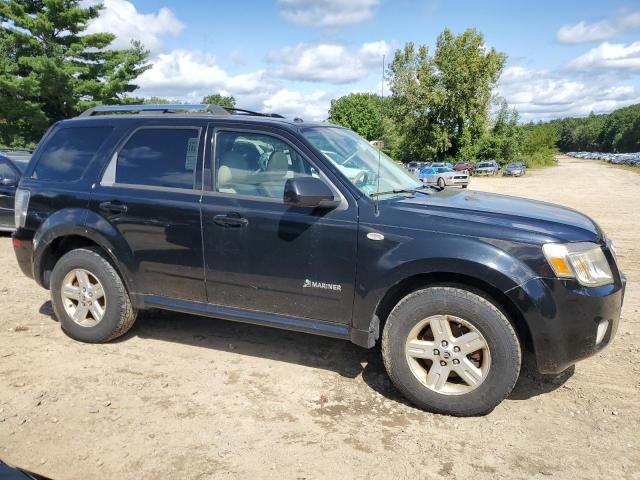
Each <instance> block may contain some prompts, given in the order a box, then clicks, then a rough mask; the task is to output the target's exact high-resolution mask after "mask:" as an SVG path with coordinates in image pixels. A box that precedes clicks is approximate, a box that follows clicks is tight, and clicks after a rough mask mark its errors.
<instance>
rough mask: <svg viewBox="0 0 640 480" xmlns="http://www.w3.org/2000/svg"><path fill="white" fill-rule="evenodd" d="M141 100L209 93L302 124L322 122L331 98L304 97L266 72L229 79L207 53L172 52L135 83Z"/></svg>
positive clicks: (159, 57)
mask: <svg viewBox="0 0 640 480" xmlns="http://www.w3.org/2000/svg"><path fill="white" fill-rule="evenodd" d="M138 84H139V85H140V90H138V91H136V93H135V94H136V95H140V96H142V97H147V98H148V97H152V96H158V97H162V98H168V99H172V100H184V101H191V102H199V101H201V99H202V97H204V96H205V95H209V94H212V93H221V94H223V95H233V96H234V97H235V98H236V100H237V102H236V103H237V105H238V107H240V108H246V109H249V110H256V111H263V112H275V113H280V114H281V115H285V116H288V117H302V118H304V119H305V120H324V119H326V118H327V111H328V109H329V104H330V101H331V96H330V95H328V94H327V93H326V92H325V91H322V90H317V91H313V92H311V93H309V94H304V93H302V92H299V91H296V90H290V89H287V88H284V87H283V86H282V85H281V84H279V83H277V82H276V81H274V80H273V79H272V78H271V76H270V75H269V74H268V73H267V72H266V71H265V70H256V71H253V72H247V73H242V74H238V75H231V74H229V73H228V72H227V71H226V70H224V69H223V68H221V67H220V66H219V65H218V64H217V61H216V57H215V56H214V55H211V54H209V53H206V52H196V51H189V50H174V51H171V52H168V53H161V54H159V55H157V56H156V57H155V58H154V59H153V67H152V68H151V69H149V70H147V71H146V72H144V73H143V74H142V75H141V76H140V77H139V79H138Z"/></svg>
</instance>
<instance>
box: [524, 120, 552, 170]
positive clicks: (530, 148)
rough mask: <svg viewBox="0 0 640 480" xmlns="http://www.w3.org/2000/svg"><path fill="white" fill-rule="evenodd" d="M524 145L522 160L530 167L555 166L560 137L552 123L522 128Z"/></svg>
mask: <svg viewBox="0 0 640 480" xmlns="http://www.w3.org/2000/svg"><path fill="white" fill-rule="evenodd" d="M521 129H522V135H523V139H522V145H521V152H522V153H521V155H520V158H521V160H523V161H524V162H525V163H526V164H527V166H528V167H543V166H549V165H553V162H554V158H555V156H556V154H557V153H558V147H557V146H556V145H557V143H558V140H559V139H560V136H559V135H558V129H557V127H556V125H554V124H552V123H540V124H537V125H535V124H529V125H524V126H522V127H521Z"/></svg>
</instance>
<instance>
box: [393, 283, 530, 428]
mask: <svg viewBox="0 0 640 480" xmlns="http://www.w3.org/2000/svg"><path fill="white" fill-rule="evenodd" d="M382 356H383V360H384V364H385V367H386V369H387V373H388V374H389V377H390V378H391V381H392V382H393V383H394V385H395V386H396V387H397V388H398V389H399V390H400V391H401V392H402V393H403V394H404V395H405V396H406V397H407V398H408V399H409V400H411V401H412V402H413V403H414V404H415V405H417V406H418V407H420V408H422V409H425V410H428V411H431V412H434V413H442V414H448V415H456V416H472V415H482V414H486V413H488V412H490V411H491V410H493V408H495V407H496V405H498V404H499V403H500V402H501V401H502V400H504V399H505V398H506V397H507V396H508V395H509V393H510V392H511V390H512V389H513V387H514V385H515V383H516V381H517V379H518V375H519V373H520V363H521V351H520V344H519V342H518V338H517V336H516V334H515V332H514V330H513V327H512V326H511V324H510V323H509V321H508V319H507V318H506V317H505V316H504V314H503V313H502V312H501V311H500V310H499V309H498V308H497V307H496V306H495V305H494V304H493V303H491V302H489V301H488V300H487V299H485V298H483V297H481V296H479V295H477V294H475V293H473V292H471V291H468V290H464V289H462V288H454V287H430V288H426V289H423V290H418V291H416V292H414V293H412V294H410V295H408V296H406V297H405V298H403V299H402V300H401V301H400V302H399V303H398V305H396V307H395V308H394V309H393V311H392V312H391V313H390V314H389V318H388V319H387V323H386V325H385V327H384V332H383V336H382Z"/></svg>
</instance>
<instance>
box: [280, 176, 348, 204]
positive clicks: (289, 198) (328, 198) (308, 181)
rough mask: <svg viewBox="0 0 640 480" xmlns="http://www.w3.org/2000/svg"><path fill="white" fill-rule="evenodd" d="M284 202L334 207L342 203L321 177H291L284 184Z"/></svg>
mask: <svg viewBox="0 0 640 480" xmlns="http://www.w3.org/2000/svg"><path fill="white" fill-rule="evenodd" d="M283 200H284V203H286V204H288V205H294V206H297V207H312V208H326V209H333V208H336V207H337V206H338V205H340V200H336V199H335V197H334V195H333V190H331V189H330V188H329V186H328V185H327V184H326V183H324V182H323V181H322V180H320V179H319V178H315V177H297V178H289V179H288V180H287V182H286V183H285V185H284V197H283Z"/></svg>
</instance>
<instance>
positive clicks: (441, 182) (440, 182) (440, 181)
mask: <svg viewBox="0 0 640 480" xmlns="http://www.w3.org/2000/svg"><path fill="white" fill-rule="evenodd" d="M438 186H439V187H442V188H444V187H445V186H446V182H445V181H444V178H442V177H440V178H439V179H438Z"/></svg>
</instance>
